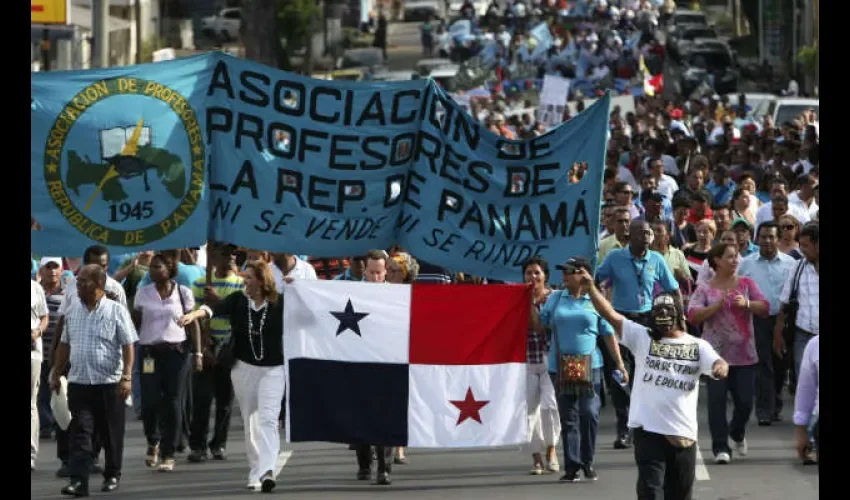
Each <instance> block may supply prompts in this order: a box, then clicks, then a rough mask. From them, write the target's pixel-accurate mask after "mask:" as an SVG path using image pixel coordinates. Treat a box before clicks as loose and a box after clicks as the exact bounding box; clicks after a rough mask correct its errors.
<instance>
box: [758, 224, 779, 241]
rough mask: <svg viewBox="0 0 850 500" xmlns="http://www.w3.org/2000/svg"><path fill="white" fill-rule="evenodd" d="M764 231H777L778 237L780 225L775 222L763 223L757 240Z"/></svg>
mask: <svg viewBox="0 0 850 500" xmlns="http://www.w3.org/2000/svg"><path fill="white" fill-rule="evenodd" d="M763 229H776V234H777V235H778V234H779V224H777V223H776V222H774V221H772V220H769V221H766V222H762V223H761V224H759V229H758V234H756V238H758V237H759V236H760V235H761V232H762V230H763Z"/></svg>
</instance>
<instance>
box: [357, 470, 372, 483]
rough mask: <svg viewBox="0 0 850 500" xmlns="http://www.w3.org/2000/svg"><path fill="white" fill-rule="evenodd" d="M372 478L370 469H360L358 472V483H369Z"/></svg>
mask: <svg viewBox="0 0 850 500" xmlns="http://www.w3.org/2000/svg"><path fill="white" fill-rule="evenodd" d="M371 477H372V471H371V470H369V469H360V470H358V471H357V480H358V481H368V480H369V478H371Z"/></svg>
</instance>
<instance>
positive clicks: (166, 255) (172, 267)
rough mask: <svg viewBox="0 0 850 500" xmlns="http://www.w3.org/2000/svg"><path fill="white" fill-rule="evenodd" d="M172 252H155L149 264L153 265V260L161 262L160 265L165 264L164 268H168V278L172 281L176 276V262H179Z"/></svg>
mask: <svg viewBox="0 0 850 500" xmlns="http://www.w3.org/2000/svg"><path fill="white" fill-rule="evenodd" d="M173 252H174V251H173V250H163V251H161V252H157V253H156V254H154V256H153V257H152V258H151V264H153V261H155V260H160V261H162V263H163V264H165V267H167V268H168V277H169V278H172V279H173V278H174V277H176V276H177V262H179V260H178V259H177V256H176V255H174V253H173Z"/></svg>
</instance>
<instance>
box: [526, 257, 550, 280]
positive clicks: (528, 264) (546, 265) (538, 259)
mask: <svg viewBox="0 0 850 500" xmlns="http://www.w3.org/2000/svg"><path fill="white" fill-rule="evenodd" d="M535 264H536V265H538V266H540V269H542V270H543V276H544V277H545V278H546V279H547V280H548V279H549V263H548V262H546V259H544V258H543V257H538V256H534V257H531V258H530V259H528V260H526V261H525V262H523V263H522V274H525V270H526V269H528V268H529V267H531V266H533V265H535Z"/></svg>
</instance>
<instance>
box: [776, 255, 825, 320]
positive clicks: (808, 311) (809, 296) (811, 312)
mask: <svg viewBox="0 0 850 500" xmlns="http://www.w3.org/2000/svg"><path fill="white" fill-rule="evenodd" d="M800 265H802V266H803V272H802V273H800V284H799V286H798V288H797V301H798V302H799V304H800V308H799V309H797V323H796V326H797V328H799V329H800V330H803V331H806V332H809V333H812V334H814V335H818V334H820V275H819V274H818V272H817V270H815V265H814V264H812V263H811V262H809V261H808V260H801V261H799V263H798V264H797V265H796V266H794V268H793V269H792V270H791V272H790V273H788V279H786V280H785V286H783V287H782V293H781V294H780V296H779V300H780V302H782V303H783V304H787V303H788V301H789V300H790V298H791V288H792V287H793V286H794V278H795V277H796V275H797V270H798V269H799V266H800Z"/></svg>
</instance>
